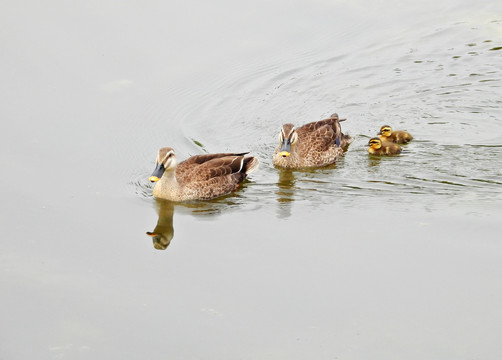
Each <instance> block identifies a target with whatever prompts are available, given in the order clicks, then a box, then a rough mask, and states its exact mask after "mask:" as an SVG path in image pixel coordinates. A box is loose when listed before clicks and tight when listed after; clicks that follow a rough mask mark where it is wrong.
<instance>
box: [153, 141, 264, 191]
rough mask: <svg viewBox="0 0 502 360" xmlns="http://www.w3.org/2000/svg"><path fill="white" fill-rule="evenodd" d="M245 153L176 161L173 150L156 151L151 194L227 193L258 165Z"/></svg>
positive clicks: (213, 155)
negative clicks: (153, 184)
mask: <svg viewBox="0 0 502 360" xmlns="http://www.w3.org/2000/svg"><path fill="white" fill-rule="evenodd" d="M246 154H247V153H239V154H234V153H226V154H207V155H196V156H192V157H190V158H188V159H187V160H185V161H182V162H180V163H179V164H178V163H177V161H176V156H175V154H174V150H173V149H172V148H170V147H163V148H161V149H160V150H159V153H158V155H157V161H156V166H155V170H154V171H153V173H152V176H150V178H149V180H150V181H151V182H156V184H155V187H154V188H153V196H155V197H156V198H161V199H167V200H171V201H190V200H209V199H213V198H216V197H219V196H222V195H225V194H228V193H230V192H232V191H234V190H235V189H237V188H238V187H239V183H241V182H242V181H243V180H244V179H245V178H246V176H247V175H248V174H250V173H252V172H253V171H255V170H256V169H257V168H258V164H259V163H258V159H257V158H255V157H252V156H244V155H246Z"/></svg>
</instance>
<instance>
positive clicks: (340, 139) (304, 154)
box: [273, 114, 352, 169]
mask: <svg viewBox="0 0 502 360" xmlns="http://www.w3.org/2000/svg"><path fill="white" fill-rule="evenodd" d="M345 120H346V119H339V118H338V114H333V115H331V116H330V117H329V118H327V119H324V120H321V121H314V122H311V123H308V124H305V125H303V126H301V127H299V128H295V126H294V125H293V124H284V125H283V126H282V128H281V132H280V133H279V146H278V147H277V148H276V149H275V152H274V155H273V161H274V165H275V166H279V167H282V168H287V169H298V168H304V167H318V166H325V165H329V164H332V163H334V162H335V161H336V160H337V159H338V158H339V157H340V156H341V155H343V153H344V149H346V147H347V146H348V145H349V144H350V143H351V142H352V137H350V136H349V135H345V134H343V133H342V128H341V126H340V122H341V121H345Z"/></svg>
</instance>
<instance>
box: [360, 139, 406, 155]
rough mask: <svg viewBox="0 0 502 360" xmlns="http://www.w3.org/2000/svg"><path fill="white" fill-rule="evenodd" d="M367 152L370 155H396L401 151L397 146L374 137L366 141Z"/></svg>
mask: <svg viewBox="0 0 502 360" xmlns="http://www.w3.org/2000/svg"><path fill="white" fill-rule="evenodd" d="M368 146H369V148H368V152H369V153H370V154H372V155H397V154H399V153H401V151H402V150H403V149H402V148H401V146H399V145H398V144H395V143H392V142H387V141H382V139H380V138H377V137H374V138H371V139H370V140H369V141H368Z"/></svg>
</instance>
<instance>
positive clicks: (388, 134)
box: [377, 125, 413, 144]
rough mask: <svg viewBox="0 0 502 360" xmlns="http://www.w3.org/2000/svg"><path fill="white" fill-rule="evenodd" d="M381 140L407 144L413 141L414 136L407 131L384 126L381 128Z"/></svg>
mask: <svg viewBox="0 0 502 360" xmlns="http://www.w3.org/2000/svg"><path fill="white" fill-rule="evenodd" d="M377 135H380V139H382V140H383V141H389V142H393V143H396V144H407V143H409V142H410V141H411V140H413V136H411V134H410V133H409V132H407V131H403V130H394V131H393V130H392V128H391V127H390V126H389V125H384V126H382V127H381V128H380V132H379V133H378V134H377Z"/></svg>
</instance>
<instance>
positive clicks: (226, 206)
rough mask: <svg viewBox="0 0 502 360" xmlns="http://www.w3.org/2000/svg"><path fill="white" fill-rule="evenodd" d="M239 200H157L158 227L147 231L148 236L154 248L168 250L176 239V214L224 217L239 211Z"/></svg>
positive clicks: (226, 198) (236, 197)
mask: <svg viewBox="0 0 502 360" xmlns="http://www.w3.org/2000/svg"><path fill="white" fill-rule="evenodd" d="M235 199H239V197H238V195H236V194H233V193H232V194H229V195H226V196H224V197H220V198H218V199H214V200H209V201H202V202H198V201H196V202H186V203H179V202H172V201H169V200H165V199H157V198H155V199H154V200H155V209H156V212H157V214H158V215H159V216H158V220H157V225H156V226H155V228H154V229H153V231H147V232H146V234H147V235H148V236H150V237H151V239H152V241H153V247H154V248H155V249H157V250H166V249H167V247H168V246H169V245H170V244H171V240H172V239H173V237H174V225H173V218H174V212H175V209H176V212H178V213H179V214H181V215H191V216H194V217H197V218H199V219H205V220H208V219H210V218H212V217H215V216H220V215H222V213H223V212H225V211H230V210H231V209H237V208H238V207H239V202H237V201H235Z"/></svg>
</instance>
